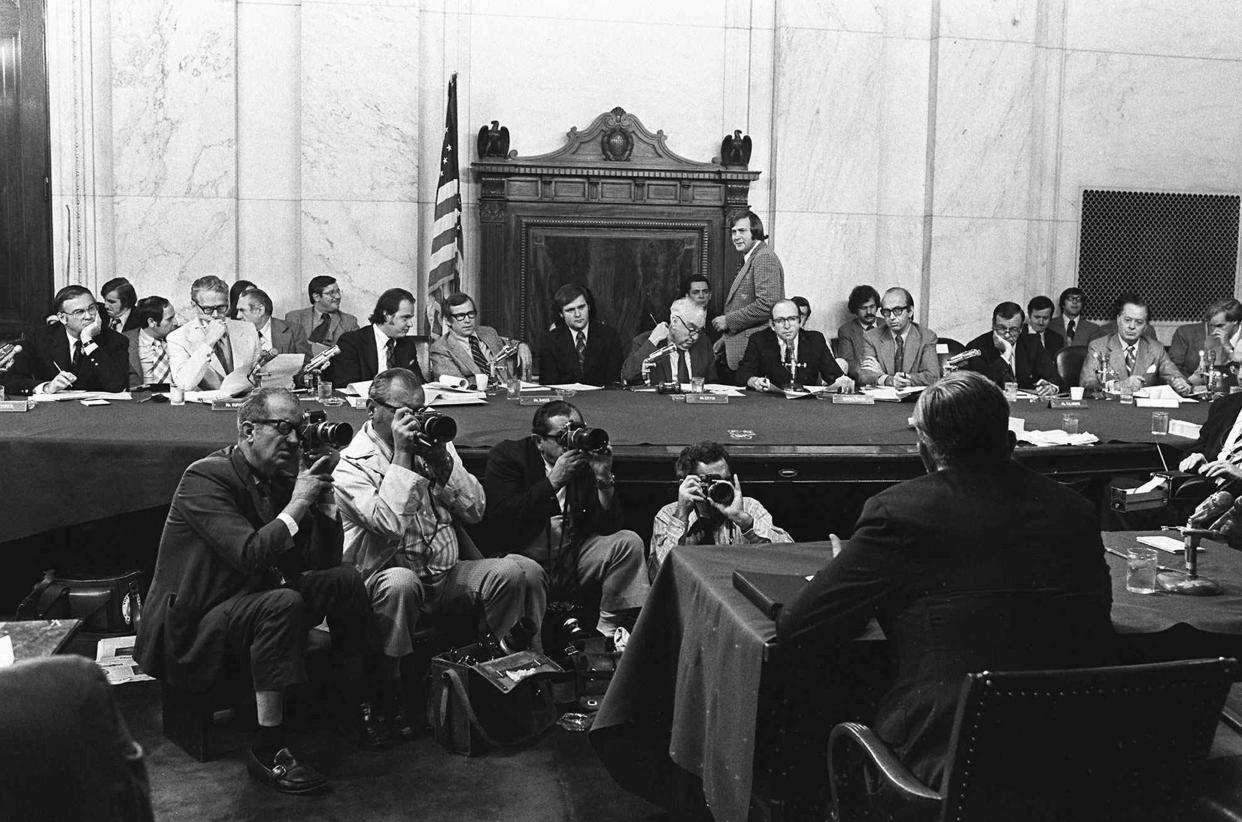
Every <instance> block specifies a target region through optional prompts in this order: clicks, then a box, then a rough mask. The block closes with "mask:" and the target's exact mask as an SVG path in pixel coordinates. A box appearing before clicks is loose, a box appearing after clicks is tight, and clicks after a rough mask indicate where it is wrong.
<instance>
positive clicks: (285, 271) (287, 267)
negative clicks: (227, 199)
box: [237, 200, 306, 317]
mask: <svg viewBox="0 0 1242 822" xmlns="http://www.w3.org/2000/svg"><path fill="white" fill-rule="evenodd" d="M300 231H301V210H300V208H299V204H298V202H297V201H296V200H238V201H237V278H238V279H241V280H250V281H251V282H252V283H255V284H257V285H258V286H259V287H260V288H262V289H263V290H264V291H266V292H267V295H268V296H269V297H271V298H272V302H273V303H275V305H276V315H277V316H280V317H283V316H284V315H285V312H286V311H289V310H290V309H293V308H301V307H302V306H303V305H304V304H305V303H306V283H305V281H304V280H303V279H302V270H301V257H302V245H301V236H300Z"/></svg>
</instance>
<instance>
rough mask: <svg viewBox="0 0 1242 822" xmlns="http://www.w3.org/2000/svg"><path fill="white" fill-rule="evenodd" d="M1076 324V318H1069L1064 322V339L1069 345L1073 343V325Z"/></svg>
mask: <svg viewBox="0 0 1242 822" xmlns="http://www.w3.org/2000/svg"><path fill="white" fill-rule="evenodd" d="M1077 324H1078V320H1070V321H1069V322H1068V323H1066V324H1065V340H1066V342H1068V343H1069V344H1070V345H1073V344H1074V326H1075V325H1077Z"/></svg>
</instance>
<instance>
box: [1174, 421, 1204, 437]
mask: <svg viewBox="0 0 1242 822" xmlns="http://www.w3.org/2000/svg"><path fill="white" fill-rule="evenodd" d="M1201 428H1203V426H1202V425H1195V424H1194V423H1193V422H1186V421H1185V420H1169V433H1170V434H1172V435H1173V436H1175V437H1185V438H1186V439H1188V440H1197V439H1199V429H1201Z"/></svg>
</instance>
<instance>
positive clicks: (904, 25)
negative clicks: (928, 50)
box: [776, 0, 934, 39]
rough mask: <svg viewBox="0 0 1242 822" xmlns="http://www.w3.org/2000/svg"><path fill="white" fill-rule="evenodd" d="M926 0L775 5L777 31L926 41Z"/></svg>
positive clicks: (811, 0) (806, 0) (802, 0)
mask: <svg viewBox="0 0 1242 822" xmlns="http://www.w3.org/2000/svg"><path fill="white" fill-rule="evenodd" d="M933 7H934V4H932V3H928V2H926V0H887V2H882V3H861V2H859V1H858V0H797V2H789V0H785V2H780V3H777V22H776V25H777V27H778V28H781V27H793V28H811V29H828V30H831V31H856V32H873V33H881V34H887V35H889V36H891V37H911V38H915V39H919V38H922V39H926V38H928V37H929V36H930V32H931V10H932V8H933Z"/></svg>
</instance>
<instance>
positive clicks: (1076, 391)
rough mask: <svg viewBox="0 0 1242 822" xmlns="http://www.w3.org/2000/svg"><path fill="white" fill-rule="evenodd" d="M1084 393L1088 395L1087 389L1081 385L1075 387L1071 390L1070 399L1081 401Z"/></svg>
mask: <svg viewBox="0 0 1242 822" xmlns="http://www.w3.org/2000/svg"><path fill="white" fill-rule="evenodd" d="M1084 393H1086V389H1085V388H1083V387H1082V386H1081V385H1075V386H1074V387H1073V388H1071V389H1070V399H1071V400H1081V399H1082V397H1083V394H1084Z"/></svg>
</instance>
